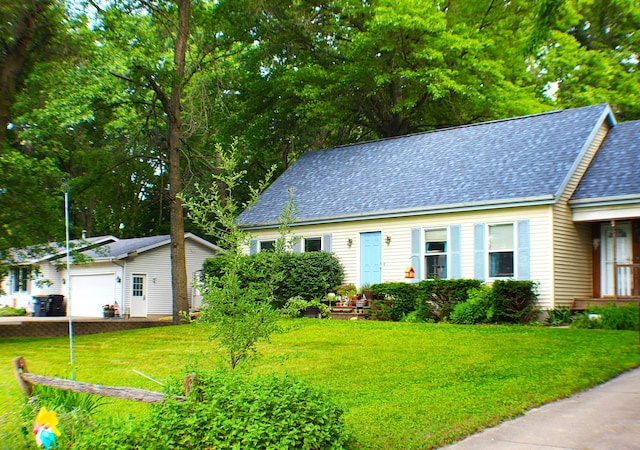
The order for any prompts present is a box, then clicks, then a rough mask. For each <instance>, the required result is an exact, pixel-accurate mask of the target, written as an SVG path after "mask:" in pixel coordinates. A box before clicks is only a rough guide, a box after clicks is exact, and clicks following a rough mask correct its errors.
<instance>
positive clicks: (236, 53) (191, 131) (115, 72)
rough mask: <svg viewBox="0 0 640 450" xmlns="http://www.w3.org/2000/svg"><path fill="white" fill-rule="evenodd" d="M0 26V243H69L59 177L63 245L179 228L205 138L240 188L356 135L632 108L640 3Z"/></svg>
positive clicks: (207, 2) (217, 10) (351, 7)
mask: <svg viewBox="0 0 640 450" xmlns="http://www.w3.org/2000/svg"><path fill="white" fill-rule="evenodd" d="M0 19H1V22H0V129H1V130H2V131H0V169H1V170H2V173H3V177H2V179H0V207H2V213H0V214H2V230H1V231H0V251H2V250H3V249H6V248H8V247H11V246H23V245H29V244H32V243H34V242H43V241H46V240H51V239H61V238H62V236H63V233H64V230H63V228H62V223H63V217H64V215H63V203H62V192H61V186H62V185H63V184H65V183H67V184H68V185H69V186H70V187H71V196H70V198H71V218H72V235H73V236H74V237H77V236H79V235H80V234H81V231H82V230H87V233H88V235H89V236H91V235H99V234H114V235H117V236H122V237H133V236H143V235H152V234H158V233H167V232H171V233H172V235H174V236H177V235H178V234H180V233H179V231H180V229H181V228H180V227H181V224H182V223H183V222H184V219H183V218H182V205H181V200H180V198H181V197H180V195H179V194H180V193H181V192H184V193H185V194H186V195H188V194H189V192H191V190H192V189H193V186H195V184H196V182H199V181H200V182H202V181H203V180H206V179H208V174H209V173H211V172H214V173H215V172H216V171H218V170H219V166H220V154H219V151H218V149H219V147H218V146H217V144H221V145H222V146H223V147H229V148H230V147H231V146H232V144H233V148H234V149H235V152H236V153H237V157H238V160H240V161H242V164H243V166H244V167H242V168H243V169H245V170H247V173H248V182H249V183H250V182H251V181H255V180H260V179H262V178H263V177H264V175H265V173H266V172H267V171H268V170H269V168H270V167H271V166H272V165H273V164H276V166H277V170H276V172H280V171H282V170H285V169H286V168H287V167H288V166H289V165H290V164H291V163H292V162H293V161H295V160H296V159H297V158H298V157H299V156H300V155H301V154H302V153H304V152H306V151H309V150H313V149H318V148H324V147H331V146H336V145H341V144H345V143H351V142H356V141H362V140H370V139H377V138H384V137H390V136H397V135H402V134H407V133H414V132H421V131H427V130H432V129H437V128H442V127H452V126H457V125H462V124H469V123H474V122H480V121H487V120H494V119H501V118H506V117H513V116H519V115H524V114H531V113H537V112H542V111H545V110H551V109H564V108H570V107H577V106H583V105H587V104H594V103H601V102H608V103H610V104H611V105H612V107H613V109H614V111H615V113H616V115H617V116H618V118H619V119H620V120H632V119H638V118H640V106H639V102H638V100H637V99H638V98H640V96H639V95H638V94H640V92H639V91H640V80H639V75H638V54H639V48H638V46H639V39H640V37H639V34H638V31H637V30H638V29H639V25H640V23H639V22H640V8H639V5H638V2H637V1H635V0H604V1H593V0H539V1H536V2H530V1H527V0H512V1H508V2H507V1H500V0H448V1H436V0H426V1H423V0H394V1H392V0H369V1H364V2H363V1H361V0H324V1H322V0H320V1H311V0H301V1H292V0H261V1H259V2H255V1H249V0H216V1H214V0H199V1H189V0H109V1H102V2H95V1H92V0H88V1H86V2H80V1H79V2H75V3H73V2H72V3H67V2H64V1H62V0H27V1H23V0H20V1H18V0H8V1H5V2H4V3H3V4H2V6H0ZM220 188H221V192H224V186H220ZM232 195H234V196H237V197H238V200H239V201H240V202H242V201H243V199H246V198H248V195H249V191H248V189H247V188H245V187H244V186H238V188H237V189H235V190H234V192H233V194H232ZM172 218H173V219H172ZM172 220H173V221H172ZM184 227H185V228H186V229H187V230H194V231H197V230H198V229H197V227H195V226H194V225H192V224H190V223H189V221H188V220H187V222H186V223H185V224H184ZM174 295H177V294H175V293H174Z"/></svg>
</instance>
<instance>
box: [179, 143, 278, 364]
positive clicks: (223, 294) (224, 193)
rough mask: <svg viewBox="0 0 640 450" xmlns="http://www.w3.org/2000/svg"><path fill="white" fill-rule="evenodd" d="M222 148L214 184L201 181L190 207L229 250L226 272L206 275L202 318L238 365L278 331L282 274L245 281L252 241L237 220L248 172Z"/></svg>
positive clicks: (252, 200) (192, 215) (253, 191)
mask: <svg viewBox="0 0 640 450" xmlns="http://www.w3.org/2000/svg"><path fill="white" fill-rule="evenodd" d="M218 152H219V154H220V155H221V157H220V164H221V166H220V171H219V172H218V173H213V174H212V177H213V182H212V184H211V185H210V187H209V188H202V187H201V186H199V185H196V192H197V195H196V196H195V197H192V198H189V199H186V200H185V205H186V207H187V210H188V212H187V214H188V217H189V218H190V219H191V220H192V221H193V222H194V223H195V224H197V225H198V226H200V227H201V228H202V229H203V230H204V231H205V233H207V234H208V235H211V236H215V237H216V238H217V240H218V244H219V245H220V246H221V247H223V248H224V250H225V254H224V259H225V265H224V266H223V269H222V274H221V275H220V276H215V275H211V274H205V276H204V280H203V281H204V289H203V305H204V307H203V309H202V312H201V315H200V318H199V320H201V321H203V322H206V323H211V324H213V325H214V336H213V337H215V338H218V339H219V342H220V345H221V347H222V348H223V349H225V350H226V352H227V356H228V362H229V364H230V366H231V368H232V369H235V368H236V367H237V366H238V364H240V363H241V362H243V361H245V360H247V359H248V358H249V357H250V356H251V355H252V354H254V353H255V351H256V344H257V343H258V342H259V341H260V340H268V339H269V336H270V335H271V334H272V333H273V332H275V331H277V330H278V324H277V319H278V313H277V312H276V311H275V310H274V309H273V307H272V306H271V305H272V300H273V290H274V286H276V284H277V281H278V279H279V278H280V277H281V276H282V275H281V274H280V273H279V272H278V270H274V271H272V272H271V274H270V276H267V277H263V278H262V279H263V282H262V283H254V284H252V285H250V286H243V285H242V283H241V277H240V271H241V268H244V269H246V268H247V266H246V265H242V264H241V261H242V256H243V253H242V250H243V247H244V246H246V245H248V243H249V240H250V235H249V234H248V233H247V232H246V231H244V230H242V229H240V228H239V227H238V225H237V223H236V221H235V219H236V217H237V216H238V213H239V212H240V210H241V205H239V204H238V203H237V201H236V200H235V199H234V197H233V196H232V192H233V191H234V189H235V188H237V187H238V186H239V185H240V184H241V183H242V179H243V177H244V175H245V171H241V170H238V168H237V166H238V164H237V161H236V160H235V159H234V156H233V154H232V153H229V152H224V151H222V149H221V148H218ZM272 174H273V168H272V169H271V170H270V171H269V172H268V174H267V177H266V178H265V180H264V181H263V182H261V183H260V185H259V187H258V189H255V188H253V187H251V188H250V192H251V195H250V199H249V200H248V202H247V203H245V204H244V205H242V207H243V208H248V207H250V206H251V205H252V204H254V203H255V202H256V201H257V199H258V194H259V193H260V191H261V190H262V189H264V187H265V186H266V183H267V181H268V180H269V178H270V177H271V175H272ZM221 186H222V187H223V189H220V187H221ZM255 278H259V277H257V276H256V277H255Z"/></svg>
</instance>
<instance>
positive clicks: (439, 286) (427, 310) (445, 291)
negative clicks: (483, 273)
mask: <svg viewBox="0 0 640 450" xmlns="http://www.w3.org/2000/svg"><path fill="white" fill-rule="evenodd" d="M481 284H482V281H480V280H472V279H465V278H460V279H453V280H446V279H434V280H423V281H420V282H419V283H418V284H417V291H418V297H419V298H418V302H417V304H416V309H417V311H418V317H420V318H422V319H423V320H425V321H427V320H433V321H436V322H440V321H442V320H447V319H448V318H449V315H450V314H451V312H452V311H453V308H454V306H455V305H456V304H458V303H461V302H464V301H465V300H466V299H467V292H468V291H469V289H475V288H479V287H480V285H481Z"/></svg>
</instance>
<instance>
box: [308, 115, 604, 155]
mask: <svg viewBox="0 0 640 450" xmlns="http://www.w3.org/2000/svg"><path fill="white" fill-rule="evenodd" d="M605 105H608V103H598V104H597V105H588V106H581V107H579V108H569V109H554V110H551V111H544V112H540V113H534V114H528V115H526V116H517V117H507V118H505V119H495V120H489V121H486V122H476V123H468V124H463V125H456V126H453V127H446V128H437V129H435V130H427V131H418V132H415V133H410V134H402V135H399V136H389V137H385V138H379V139H374V140H371V141H361V142H351V143H349V144H341V145H336V146H334V147H328V148H319V149H317V150H312V151H318V150H333V149H337V148H347V147H353V146H356V145H362V144H373V143H376V142H385V141H391V140H394V139H403V138H408V137H413V136H423V135H426V134H434V133H439V132H443V131H451V130H458V129H464V128H471V127H477V126H481V125H491V124H496V123H502V122H512V121H516V120H524V119H531V118H533V117H541V116H547V115H551V114H559V113H563V112H567V111H576V110H579V109H587V108H596V107H599V106H605ZM307 153H310V152H307Z"/></svg>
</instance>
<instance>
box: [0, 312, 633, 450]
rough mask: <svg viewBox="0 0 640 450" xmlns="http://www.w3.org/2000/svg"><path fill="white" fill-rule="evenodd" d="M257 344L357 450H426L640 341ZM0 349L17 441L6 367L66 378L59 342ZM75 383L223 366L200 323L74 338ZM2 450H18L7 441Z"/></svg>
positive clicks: (505, 338) (387, 336) (402, 328)
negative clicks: (312, 396)
mask: <svg viewBox="0 0 640 450" xmlns="http://www.w3.org/2000/svg"><path fill="white" fill-rule="evenodd" d="M283 324H284V325H285V326H286V327H288V331H287V332H286V333H283V334H279V335H275V336H273V338H272V339H271V342H270V343H268V344H263V345H262V346H261V347H260V351H261V358H260V359H259V360H258V361H257V362H256V364H255V370H256V371H260V372H268V371H275V372H280V373H284V372H286V373H288V374H290V375H294V376H297V377H301V378H303V379H305V380H307V381H308V382H310V383H313V384H314V385H318V386H321V387H323V388H324V389H326V390H327V391H328V392H329V393H330V394H331V395H332V396H333V397H334V398H335V400H336V402H338V403H339V404H340V405H341V406H342V407H343V408H344V410H345V417H346V421H347V424H348V426H349V428H350V429H351V430H352V433H353V435H354V438H355V440H356V441H357V444H358V447H359V448H366V449H370V448H371V449H373V448H402V449H409V448H433V447H439V446H442V445H445V444H447V443H450V442H453V441H455V440H458V439H461V438H463V437H464V436H466V435H469V434H472V433H474V432H476V431H479V430H481V429H483V428H485V427H488V426H492V425H495V424H497V423H499V422H501V421H503V420H505V419H508V418H511V417H514V416H516V415H519V414H521V413H523V412H525V411H526V410H528V409H530V408H532V407H535V406H538V405H540V404H542V403H546V402H549V401H553V400H555V399H558V398H562V397H565V396H567V395H570V394H571V393H574V392H576V391H580V390H583V389H586V388H588V387H590V386H593V385H595V384H598V383H600V382H602V381H605V380H607V379H609V378H611V377H613V376H615V375H616V374H618V373H620V372H623V371H625V370H628V369H631V368H633V367H636V366H638V365H640V346H639V345H638V333H637V332H630V331H607V330H583V329H567V328H543V327H521V326H513V327H510V326H509V327H507V326H458V325H446V324H437V325H435V324H411V323H390V322H368V321H358V322H352V321H331V320H313V319H309V320H305V319H300V320H293V321H286V322H284V323H283ZM1 344H2V345H0V376H1V377H2V378H1V379H2V380H3V381H2V387H3V389H2V397H0V411H1V412H2V420H0V423H4V425H0V442H4V441H6V439H9V436H12V435H15V430H16V420H17V417H18V409H19V404H20V394H19V392H18V387H17V383H16V382H15V378H14V375H13V373H12V370H11V361H12V359H13V358H14V357H16V356H18V355H22V356H24V357H25V359H26V361H27V364H28V367H29V370H30V371H31V372H33V373H37V374H44V375H67V374H68V373H69V371H68V368H69V342H68V339H65V338H48V339H32V338H22V339H5V340H3V341H2V343H1ZM74 344H75V378H76V379H77V380H78V381H84V382H90V383H99V384H105V385H118V386H132V387H140V388H145V389H151V390H160V387H159V386H158V385H156V384H155V383H154V382H152V381H149V380H147V379H146V378H144V377H142V376H140V375H138V374H136V372H134V369H135V370H136V371H139V372H143V373H145V374H147V375H149V376H151V377H153V378H155V379H157V380H163V379H165V378H166V377H168V376H169V375H179V374H180V373H181V371H182V370H183V368H184V367H185V365H187V364H196V363H197V364H199V366H200V367H207V366H209V367H210V366H211V365H216V364H222V362H221V360H220V359H219V357H212V356H211V355H210V354H209V355H207V353H206V352H208V350H209V349H210V348H211V345H212V344H211V343H210V342H209V340H208V339H207V336H206V329H205V326H204V325H186V326H180V327H161V328H152V329H146V330H137V331H128V332H118V333H107V334H101V335H93V336H80V337H76V338H75V340H74ZM146 408H147V406H146V405H144V404H138V403H134V402H125V401H115V400H109V405H108V406H105V407H102V409H101V410H100V411H101V414H104V415H116V416H117V417H125V416H126V415H127V414H133V415H140V414H144V412H145V410H146ZM11 445H13V446H12V447H6V448H15V445H17V444H16V441H15V440H14V441H13V442H12V443H11ZM0 448H5V447H0Z"/></svg>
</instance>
